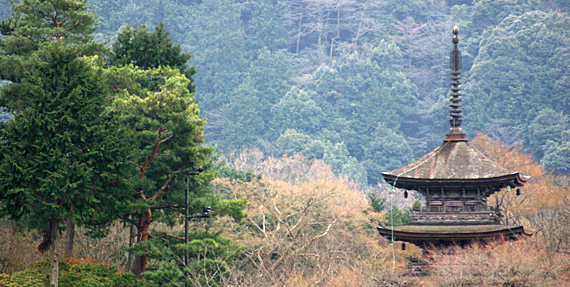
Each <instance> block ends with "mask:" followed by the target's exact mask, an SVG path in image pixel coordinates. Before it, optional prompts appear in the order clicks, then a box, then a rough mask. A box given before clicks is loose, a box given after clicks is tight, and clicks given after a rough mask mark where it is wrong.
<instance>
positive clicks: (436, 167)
mask: <svg viewBox="0 0 570 287" xmlns="http://www.w3.org/2000/svg"><path fill="white" fill-rule="evenodd" d="M382 175H383V176H384V179H385V180H386V182H388V183H389V184H391V185H395V186H396V187H398V188H406V189H417V188H422V187H428V188H429V187H456V188H477V187H487V188H489V187H491V188H492V189H500V188H502V187H506V186H507V185H508V186H511V187H515V186H522V185H524V182H526V181H527V180H528V177H522V176H520V174H519V173H518V172H511V171H509V170H507V169H506V168H504V167H502V166H500V165H498V164H496V163H495V162H493V161H492V160H490V159H489V158H487V157H486V156H485V155H483V154H482V153H481V152H479V151H478V150H476V149H475V148H473V147H471V146H470V145H469V143H468V142H467V141H446V142H444V143H442V144H441V145H440V146H438V147H437V148H436V149H434V150H433V151H431V152H430V153H428V154H426V155H425V156H423V157H422V158H420V159H418V160H417V161H415V162H413V163H411V164H408V165H407V166H404V167H401V168H398V169H395V170H392V171H390V172H383V173H382Z"/></svg>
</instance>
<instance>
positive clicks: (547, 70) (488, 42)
mask: <svg viewBox="0 0 570 287" xmlns="http://www.w3.org/2000/svg"><path fill="white" fill-rule="evenodd" d="M569 23H570V17H568V15H565V14H557V13H546V12H543V11H530V12H526V13H523V14H521V15H515V14H513V15H510V16H508V17H506V18H505V19H504V20H502V21H501V22H500V24H499V25H498V26H497V27H496V28H495V29H491V30H487V31H486V32H485V34H483V40H482V41H481V48H480V50H479V55H478V56H477V58H476V59H475V64H474V65H473V67H472V68H471V71H470V74H471V76H470V79H469V80H470V81H469V83H470V84H469V86H468V88H469V89H468V92H469V93H470V94H473V97H470V98H469V99H467V98H466V102H465V107H466V108H465V109H466V114H467V128H468V129H469V130H471V131H474V132H476V131H481V132H483V133H486V134H489V135H491V136H494V137H498V138H501V139H502V140H503V141H506V142H508V143H512V142H515V141H517V140H519V136H522V137H523V138H524V139H525V141H527V142H530V141H533V142H535V141H536V140H538V141H539V142H536V143H537V144H538V145H539V146H534V147H532V149H533V150H534V151H535V152H536V155H537V156H538V157H539V158H540V157H541V156H542V154H541V151H540V150H541V149H542V148H541V147H540V143H541V141H544V139H543V138H542V137H539V138H536V139H532V138H531V137H532V136H530V134H527V133H524V132H523V131H526V129H527V127H528V126H529V125H531V124H532V122H533V120H534V119H537V120H538V119H539V118H537V117H538V116H539V114H540V113H541V112H542V111H544V110H545V109H551V110H554V111H556V112H557V113H560V112H564V111H568V110H569V109H570V102H569V101H568V97H567V90H568V87H567V84H568V81H567V78H568V76H569V75H568V69H567V68H564V67H566V64H567V61H566V60H564V59H567V58H568V56H569V55H570V54H568V52H569V50H568V49H566V48H563V47H565V46H567V43H568V41H570V33H569V31H568V29H567V27H568V25H569ZM529 35H532V36H529ZM522 111H524V112H522ZM553 116H556V113H554V114H553ZM536 124H538V122H537V123H536Z"/></svg>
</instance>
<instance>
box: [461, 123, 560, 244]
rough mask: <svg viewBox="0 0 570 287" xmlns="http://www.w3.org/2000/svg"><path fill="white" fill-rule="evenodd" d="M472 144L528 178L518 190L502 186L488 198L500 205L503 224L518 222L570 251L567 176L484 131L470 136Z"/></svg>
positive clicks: (493, 203) (545, 240)
mask: <svg viewBox="0 0 570 287" xmlns="http://www.w3.org/2000/svg"><path fill="white" fill-rule="evenodd" d="M472 144H473V146H474V147H475V148H477V149H479V150H480V151H481V152H483V153H484V154H485V155H487V156H488V157H490V158H491V159H493V160H495V161H496V162H498V163H499V164H501V165H502V166H504V167H506V168H508V169H509V170H512V171H518V172H520V173H521V174H523V175H527V176H528V175H530V176H531V178H530V180H529V181H528V182H527V183H526V184H525V186H524V187H522V188H521V194H520V195H519V196H517V195H516V192H515V191H510V192H508V191H507V190H506V189H504V190H502V191H500V192H498V193H496V194H494V195H493V196H492V197H490V198H489V203H490V204H492V205H494V206H497V207H499V208H500V209H501V211H502V214H503V215H504V221H505V223H507V224H522V225H524V226H525V228H527V229H528V230H530V231H532V232H534V233H535V235H534V236H537V237H538V238H540V239H541V240H543V241H544V243H545V244H546V245H547V246H548V247H550V248H551V249H552V250H554V251H563V252H567V253H568V252H570V230H568V228H567V227H568V226H570V181H569V179H568V177H566V176H561V175H556V174H554V173H553V172H552V171H547V170H545V169H544V167H543V166H542V165H540V164H538V163H537V162H535V161H534V160H533V158H532V155H530V154H526V153H523V152H522V151H521V147H517V146H514V147H513V146H509V145H506V144H504V143H501V142H499V141H494V140H492V139H490V138H489V137H487V136H485V135H481V134H480V135H478V136H477V137H475V139H473V140H472Z"/></svg>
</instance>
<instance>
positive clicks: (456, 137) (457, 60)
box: [445, 26, 467, 141]
mask: <svg viewBox="0 0 570 287" xmlns="http://www.w3.org/2000/svg"><path fill="white" fill-rule="evenodd" d="M458 44H459V28H458V27H457V26H455V27H453V51H451V54H450V55H449V67H450V68H451V89H450V90H451V93H450V96H451V99H449V101H450V102H451V103H450V104H449V107H450V108H451V109H449V115H450V116H451V119H450V120H449V123H450V125H451V128H450V129H449V134H447V135H446V139H445V141H466V140H467V139H466V138H467V137H466V136H465V134H464V133H463V131H462V129H461V122H462V120H461V118H462V117H463V115H462V114H461V112H462V110H461V104H460V102H461V98H460V96H461V93H460V92H459V91H461V88H460V87H459V85H461V82H460V81H459V80H461V72H459V69H461V66H462V65H461V64H462V63H461V62H462V61H461V52H460V51H459V48H458V47H457V45H458Z"/></svg>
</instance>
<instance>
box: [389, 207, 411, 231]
mask: <svg viewBox="0 0 570 287" xmlns="http://www.w3.org/2000/svg"><path fill="white" fill-rule="evenodd" d="M386 211H387V213H386V223H387V224H389V225H390V226H391V225H394V226H396V225H402V224H407V223H410V222H411V221H412V219H411V218H410V210H403V209H400V208H398V207H397V206H392V207H390V208H386Z"/></svg>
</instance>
